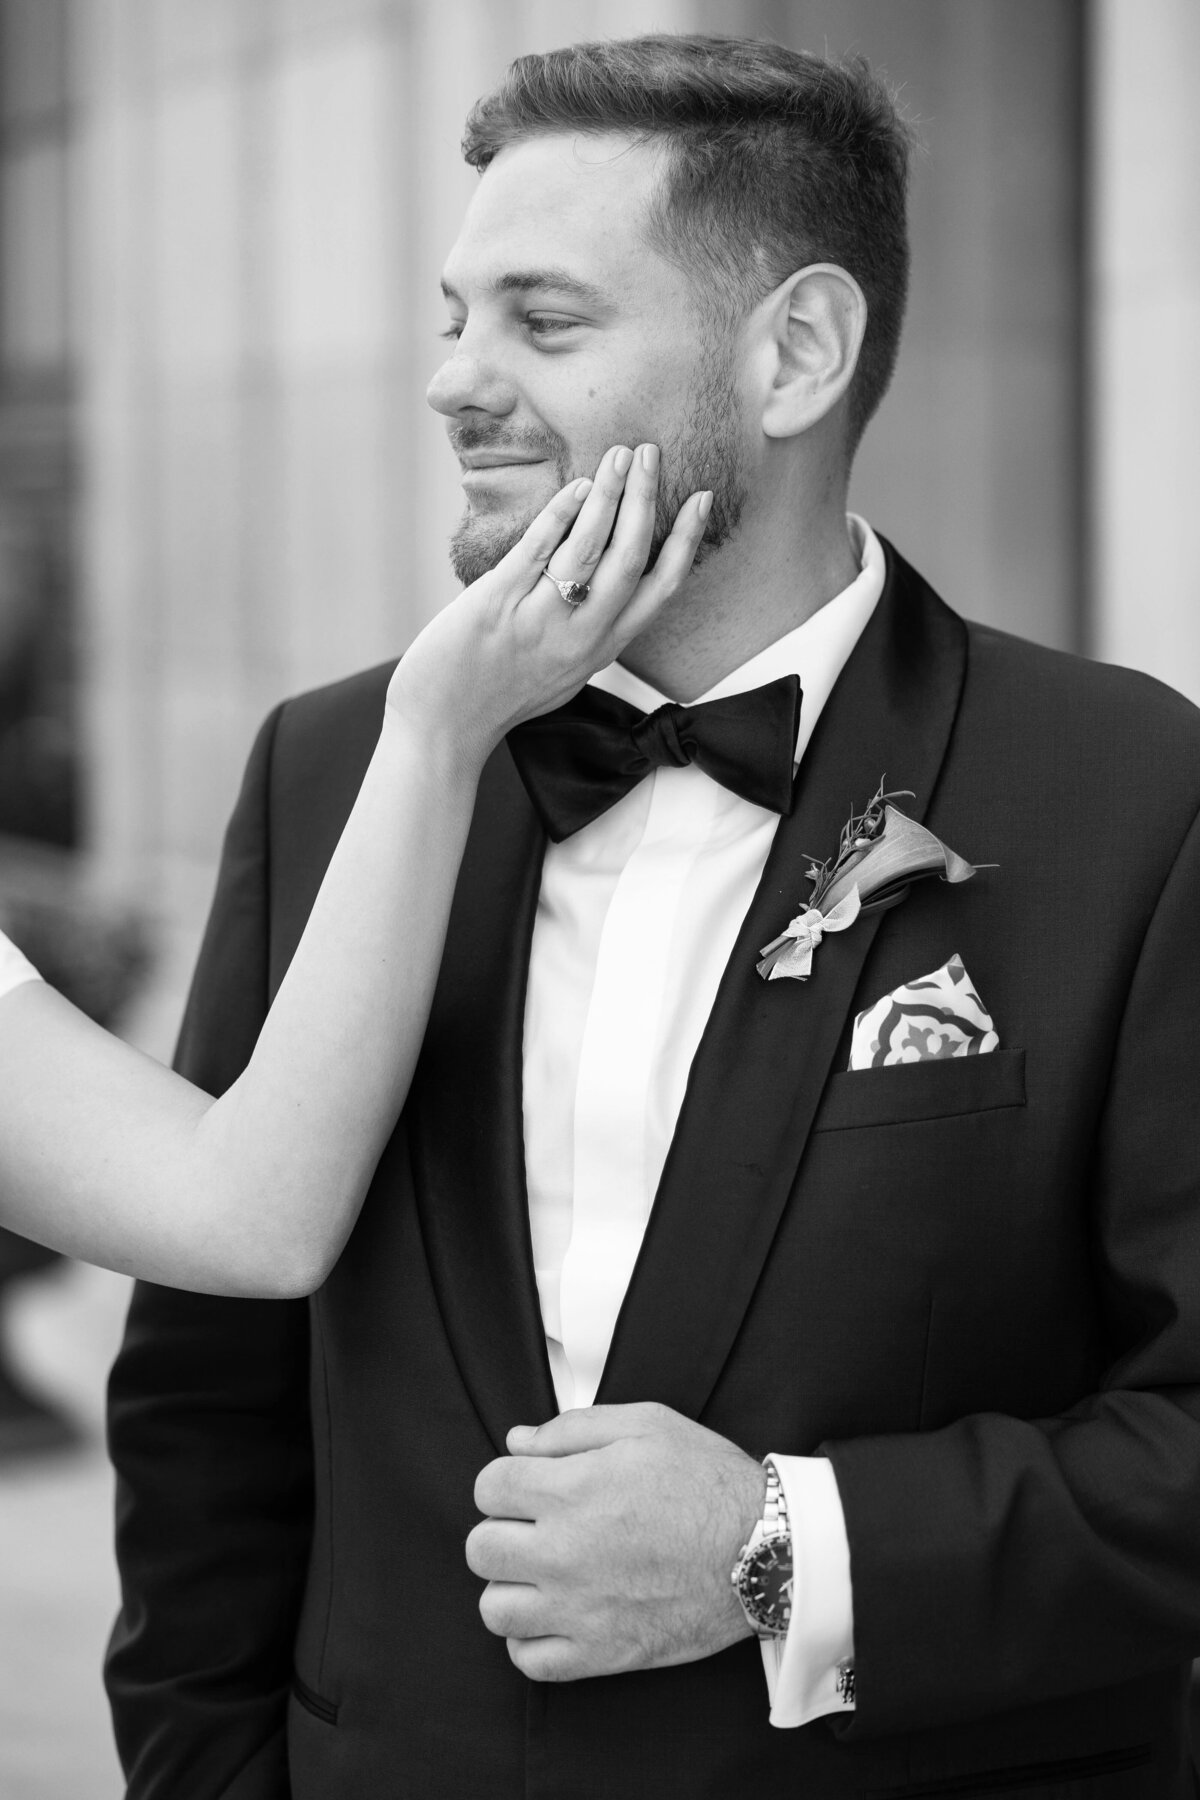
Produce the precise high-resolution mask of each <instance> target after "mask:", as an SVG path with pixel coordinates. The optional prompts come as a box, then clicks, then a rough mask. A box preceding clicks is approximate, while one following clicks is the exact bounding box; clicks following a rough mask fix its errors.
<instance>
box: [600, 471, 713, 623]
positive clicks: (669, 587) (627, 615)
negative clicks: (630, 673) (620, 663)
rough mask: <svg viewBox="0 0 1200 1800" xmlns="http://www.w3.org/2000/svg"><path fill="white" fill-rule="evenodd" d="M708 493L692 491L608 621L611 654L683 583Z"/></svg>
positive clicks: (703, 520) (708, 504)
mask: <svg viewBox="0 0 1200 1800" xmlns="http://www.w3.org/2000/svg"><path fill="white" fill-rule="evenodd" d="M712 498H713V497H712V494H711V492H709V491H707V490H705V492H703V493H699V494H692V495H691V497H690V498H689V499H687V500H685V501H684V503H683V505H682V506H681V507H680V509H679V511H678V513H677V514H676V515H675V523H674V524H673V525H672V527H671V531H670V535H669V536H668V538H667V541H666V543H665V544H664V545H663V547H662V549H661V550H660V551H659V553H658V557H657V560H656V561H655V564H654V567H653V568H652V569H651V570H650V572H649V574H647V575H644V576H643V577H642V580H641V581H640V582H639V583H638V585H637V587H636V589H635V590H634V594H633V598H632V599H631V600H630V601H629V602H628V604H627V605H626V606H624V607H623V608H622V609H621V610H620V611H619V613H618V614H617V617H616V618H615V619H614V620H613V622H612V627H611V630H612V636H613V642H614V645H615V649H614V655H615V654H617V653H618V652H619V651H621V650H623V649H624V648H625V646H626V644H629V643H632V641H633V639H634V638H635V637H637V636H638V634H639V633H640V632H643V631H644V630H645V629H646V627H647V625H649V623H650V621H651V620H652V619H653V618H654V616H655V614H656V613H658V612H659V611H660V610H661V608H662V607H663V606H665V605H666V603H667V601H668V600H669V599H670V598H671V596H672V595H673V594H674V593H675V592H676V591H677V590H678V589H679V588H680V587H681V586H682V585H683V583H684V581H685V580H686V579H687V576H688V573H689V571H690V570H691V567H692V563H693V562H694V561H695V557H696V552H697V550H698V549H699V548H700V540H701V538H702V537H703V536H704V527H705V525H706V524H707V522H708V515H709V513H710V512H711V511H712Z"/></svg>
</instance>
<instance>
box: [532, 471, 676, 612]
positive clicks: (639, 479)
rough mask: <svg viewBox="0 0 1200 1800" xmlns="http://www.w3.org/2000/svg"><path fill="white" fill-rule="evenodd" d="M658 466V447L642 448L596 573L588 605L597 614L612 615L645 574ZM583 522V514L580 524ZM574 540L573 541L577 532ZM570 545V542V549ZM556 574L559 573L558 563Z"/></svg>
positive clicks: (653, 514)
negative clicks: (598, 611)
mask: <svg viewBox="0 0 1200 1800" xmlns="http://www.w3.org/2000/svg"><path fill="white" fill-rule="evenodd" d="M658 465H659V453H658V445H657V444H639V445H638V448H637V450H636V451H635V452H634V455H633V458H632V461H631V464H630V467H629V470H628V473H627V474H626V476H625V488H624V492H623V494H622V495H621V504H620V510H619V511H618V513H617V516H616V523H615V524H614V526H613V527H612V535H611V538H610V540H609V544H608V548H607V549H606V550H605V552H604V555H603V557H602V558H601V561H600V566H599V567H598V568H597V570H596V572H595V578H594V579H595V585H594V587H593V591H592V594H591V595H590V596H589V605H590V604H592V603H593V601H594V602H595V604H596V606H597V610H600V609H603V610H605V611H607V612H610V613H611V612H615V611H616V610H617V609H619V608H620V607H622V606H623V605H624V604H625V602H626V601H627V600H628V599H629V597H630V595H631V594H632V593H633V591H634V589H635V588H636V587H637V584H638V582H639V581H640V580H641V579H642V577H643V575H644V574H645V573H646V559H647V557H648V556H649V554H650V546H651V543H652V542H653V539H654V520H655V513H656V505H657V500H658ZM585 510H586V509H585ZM582 522H583V515H582V514H581V515H580V520H579V523H580V524H582ZM576 529H578V526H577V527H576ZM571 536H572V538H573V537H574V532H572V534H571ZM570 542H571V539H568V540H567V543H568V545H569V544H570ZM555 573H556V574H557V573H558V570H557V559H556V567H555Z"/></svg>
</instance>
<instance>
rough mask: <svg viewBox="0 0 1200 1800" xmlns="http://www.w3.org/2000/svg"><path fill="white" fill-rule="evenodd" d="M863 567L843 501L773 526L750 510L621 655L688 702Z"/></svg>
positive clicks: (655, 683) (643, 674) (627, 663)
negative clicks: (725, 542)
mask: <svg viewBox="0 0 1200 1800" xmlns="http://www.w3.org/2000/svg"><path fill="white" fill-rule="evenodd" d="M858 573H859V564H858V559H857V557H856V556H855V554H854V548H853V545H852V544H851V541H850V535H849V532H848V530H847V528H846V515H845V508H844V499H843V497H841V496H839V498H838V501H837V504H836V506H827V507H825V508H823V509H822V510H821V512H820V514H819V516H810V517H808V518H804V519H799V520H795V521H788V522H787V524H786V526H785V527H784V528H782V529H779V528H777V529H775V530H772V529H771V528H770V527H769V526H768V525H767V524H766V523H765V522H763V521H759V522H757V524H756V522H755V520H754V519H753V518H752V517H751V516H750V509H749V508H747V511H746V514H745V515H744V516H743V519H742V522H741V524H740V525H739V526H738V529H737V530H736V531H735V532H734V534H733V536H732V537H731V538H730V540H729V542H728V543H727V544H724V545H723V546H722V547H721V549H720V550H717V551H713V552H712V553H711V554H710V555H709V556H708V557H707V558H706V559H705V560H704V561H702V562H701V564H700V566H699V568H698V569H696V570H695V572H694V573H693V574H692V575H690V576H689V577H688V579H687V581H686V582H685V583H684V585H683V587H682V588H681V589H680V590H679V592H678V594H676V595H675V596H674V598H673V599H671V600H669V601H668V602H667V605H666V606H665V607H664V608H663V610H662V612H661V613H659V615H658V616H657V618H656V619H655V620H654V622H653V624H652V625H650V626H649V627H648V628H647V629H646V630H645V631H644V632H642V633H641V635H640V636H639V637H637V638H635V639H634V641H633V642H632V643H631V644H629V645H628V646H627V647H626V649H625V650H624V651H623V652H622V655H621V662H622V663H623V665H624V666H625V667H626V668H627V669H629V670H631V671H632V673H633V674H635V675H638V676H640V677H641V679H642V680H643V681H648V682H649V683H650V684H651V686H652V687H656V688H657V689H658V691H659V693H661V694H666V695H667V696H668V697H669V698H670V699H672V700H678V701H684V702H686V701H689V700H694V699H695V698H696V697H697V695H699V694H703V693H707V691H708V689H709V688H711V687H713V686H714V685H715V684H716V683H717V682H718V681H720V680H721V679H722V677H723V676H725V675H728V674H729V673H730V671H731V670H733V669H737V668H740V667H741V665H742V664H743V663H744V662H748V661H749V659H750V658H751V657H752V656H756V655H757V654H758V652H759V651H760V650H765V649H766V648H767V646H768V644H773V643H775V641H776V640H777V639H778V638H781V637H783V636H785V635H786V633H787V632H789V631H794V630H795V628H796V626H797V625H802V624H803V623H804V621H805V619H808V618H811V617H812V615H813V613H815V612H817V611H818V610H819V609H820V608H821V607H822V606H824V605H826V604H827V602H828V601H830V600H832V599H834V597H835V596H836V595H838V594H840V593H841V592H842V591H843V589H845V588H847V587H849V585H850V583H851V582H852V581H853V580H854V578H855V577H856V575H857V574H858Z"/></svg>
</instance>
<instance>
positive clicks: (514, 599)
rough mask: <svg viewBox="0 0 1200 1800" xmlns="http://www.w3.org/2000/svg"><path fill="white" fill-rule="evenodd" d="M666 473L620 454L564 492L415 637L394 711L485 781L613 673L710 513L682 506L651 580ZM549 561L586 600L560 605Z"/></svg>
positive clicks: (676, 578)
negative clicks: (500, 748) (496, 756)
mask: <svg viewBox="0 0 1200 1800" xmlns="http://www.w3.org/2000/svg"><path fill="white" fill-rule="evenodd" d="M658 462H659V455H658V449H657V447H656V446H655V445H653V444H642V445H640V446H639V448H638V449H637V451H636V452H631V451H630V450H628V449H627V448H625V447H624V446H621V445H618V446H616V447H615V448H614V449H612V450H609V451H608V453H607V454H606V455H605V457H604V459H603V461H602V462H601V464H600V467H599V469H598V470H597V471H596V478H595V481H594V482H588V481H578V482H573V483H572V484H571V485H570V486H569V487H566V488H564V489H563V490H562V492H561V493H559V494H556V495H555V497H554V499H553V500H552V501H551V502H550V504H549V505H548V506H547V507H546V508H545V509H544V510H543V511H542V512H540V513H539V514H538V516H537V518H536V519H534V521H533V522H532V524H531V525H530V526H529V527H528V529H527V530H526V532H525V534H524V536H523V537H522V538H521V540H520V542H519V543H518V544H516V545H515V546H514V547H513V549H512V550H510V551H509V552H508V555H507V556H505V557H503V558H502V559H501V561H500V562H498V563H497V564H496V567H495V568H494V569H491V570H489V571H488V573H487V574H486V575H483V576H481V577H480V579H479V580H478V581H476V582H473V583H472V584H471V586H470V587H469V588H467V589H465V590H464V592H463V593H462V594H461V595H460V596H459V598H458V599H457V600H455V601H452V602H451V604H450V605H449V606H447V607H446V608H445V609H444V610H443V611H442V612H440V613H439V614H438V615H437V617H436V618H435V619H433V620H431V622H430V623H429V624H428V625H427V626H426V627H425V629H424V631H422V632H421V634H420V636H419V637H417V638H416V640H415V641H414V643H413V644H412V646H411V648H410V649H409V650H408V652H407V653H406V655H405V656H404V657H403V658H402V659H401V661H400V663H399V665H398V667H397V669H396V673H395V674H394V676H393V677H392V681H391V685H390V687H389V689H388V710H389V713H390V714H391V715H392V716H393V717H394V718H396V719H397V720H399V721H400V722H401V723H402V724H403V725H405V726H407V727H408V728H409V729H415V730H416V731H418V732H419V733H420V734H421V736H422V738H423V740H424V741H425V742H426V743H429V744H431V745H437V744H439V743H440V744H444V745H445V746H446V748H447V750H448V751H449V753H450V754H451V755H452V756H453V757H454V759H455V760H456V761H458V762H459V763H460V766H465V767H466V768H468V769H470V770H472V771H473V772H476V773H477V772H478V769H479V768H480V767H481V766H482V764H483V762H484V761H485V760H486V758H487V757H488V756H489V755H490V753H491V752H492V750H494V749H495V747H496V745H497V744H498V743H499V742H500V740H501V738H502V737H503V736H504V734H505V733H506V732H507V731H508V730H509V729H510V728H511V727H512V726H513V725H516V724H518V723H519V721H520V720H522V719H527V718H532V717H533V716H534V715H535V714H537V713H543V712H549V711H551V710H552V708H554V707H556V706H561V705H562V704H563V703H564V701H566V700H569V699H570V698H571V696H572V694H575V693H577V692H578V690H579V689H580V688H581V687H582V686H583V684H584V682H585V681H586V680H587V678H588V676H589V675H592V674H594V673H595V671H596V670H597V669H602V668H604V667H606V666H607V664H609V663H610V662H613V661H614V660H615V659H616V657H617V656H619V655H620V653H621V651H622V650H623V649H624V648H625V646H626V645H627V644H628V643H629V642H630V641H631V640H632V639H633V638H635V637H637V635H638V634H639V633H640V632H641V631H644V630H645V628H646V626H647V625H648V624H649V623H650V621H651V619H653V618H654V616H655V614H656V613H657V612H658V611H659V609H660V608H661V607H662V606H663V605H664V604H665V603H666V601H667V600H668V599H669V598H670V597H671V595H672V594H674V593H675V592H676V590H677V589H678V588H679V586H680V585H681V583H682V582H683V580H684V578H685V577H686V575H687V573H688V571H689V569H690V568H691V566H692V559H693V558H694V556H695V554H696V549H697V546H698V545H699V542H700V539H701V537H702V535H703V532H704V522H705V519H706V518H707V516H708V509H709V507H710V506H711V503H712V498H711V495H709V494H707V493H702V494H693V495H692V496H691V498H690V499H689V500H687V501H686V502H685V504H684V505H683V506H682V507H681V508H680V511H679V514H678V516H677V518H676V520H675V523H674V525H673V527H672V530H671V534H670V536H669V537H668V539H667V541H666V543H665V544H664V545H663V548H662V550H661V551H660V553H659V556H658V559H657V561H656V562H655V564H654V567H653V568H652V569H650V570H649V571H647V570H646V558H647V556H648V555H649V553H650V544H651V540H652V537H653V533H654V518H655V501H656V497H657V490H658ZM614 521H615V522H614ZM606 546H607V548H606ZM548 563H552V564H553V568H552V571H551V573H552V575H553V576H554V578H555V579H557V580H560V581H573V582H577V583H579V584H580V585H581V586H583V585H587V586H588V588H589V592H588V595H587V598H586V599H585V600H583V601H582V602H580V603H579V604H578V605H572V604H571V603H570V602H569V601H567V600H565V599H564V598H563V596H562V594H561V593H560V592H559V590H558V589H557V588H556V587H555V585H554V581H553V580H547V579H546V570H547V564H548Z"/></svg>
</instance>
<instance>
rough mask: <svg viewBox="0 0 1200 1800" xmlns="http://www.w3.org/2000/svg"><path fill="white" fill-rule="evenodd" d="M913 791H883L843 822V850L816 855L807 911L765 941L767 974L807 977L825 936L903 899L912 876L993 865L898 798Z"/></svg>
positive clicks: (946, 877)
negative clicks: (903, 808) (963, 849)
mask: <svg viewBox="0 0 1200 1800" xmlns="http://www.w3.org/2000/svg"><path fill="white" fill-rule="evenodd" d="M905 798H909V799H911V798H912V790H911V788H898V789H896V790H895V792H893V793H885V791H884V785H883V782H882V781H881V782H880V784H879V790H878V792H877V793H876V795H875V797H874V799H873V800H872V801H871V803H870V805H869V806H868V807H867V809H866V811H865V812H862V813H852V814H851V815H850V818H849V819H848V820H847V822H846V824H845V826H844V827H843V829H842V837H841V843H840V844H839V846H838V853H837V855H836V856H835V857H834V858H833V859H832V860H831V861H829V862H817V861H815V860H814V861H813V862H812V863H811V864H810V866H809V870H808V879H809V881H810V882H811V883H812V887H813V891H812V893H811V894H810V896H809V898H808V900H807V902H806V903H805V904H804V906H803V907H802V910H801V911H800V912H798V913H797V915H796V917H795V918H794V919H792V920H791V922H790V923H789V924H788V925H787V926H786V927H785V928H784V930H783V931H782V932H781V933H780V935H779V936H778V937H777V938H773V939H772V940H771V942H770V943H769V944H764V945H763V947H762V950H761V952H760V955H761V957H762V961H761V962H760V963H758V965H757V967H758V972H759V974H760V975H761V976H762V978H763V980H764V981H779V980H780V979H782V978H784V977H790V978H791V979H792V980H794V981H807V980H808V977H809V975H810V974H811V973H812V963H813V953H814V951H815V950H816V948H817V946H818V944H819V943H820V942H821V940H822V938H823V937H826V936H827V935H829V934H830V933H833V932H838V931H846V930H848V929H849V927H850V926H851V925H853V923H854V921H855V920H856V919H857V918H859V917H861V915H862V914H863V913H873V912H884V911H886V909H887V908H888V907H890V906H898V905H899V904H900V902H901V900H903V899H904V898H905V896H906V895H907V893H908V890H909V888H910V887H911V886H912V884H913V882H914V881H919V880H920V879H921V878H922V877H923V876H926V875H937V876H940V877H941V879H942V880H943V881H949V882H959V881H969V880H970V879H971V877H972V875H975V874H976V873H978V871H979V870H980V869H982V868H989V867H992V868H994V867H995V865H994V864H988V863H969V862H967V861H966V860H965V858H963V857H961V856H958V855H956V853H955V852H954V851H953V850H951V849H950V848H949V847H948V846H947V845H946V844H943V842H942V840H941V838H939V837H935V835H934V833H933V832H932V831H927V830H926V829H925V827H924V825H918V824H917V822H916V820H915V819H910V818H908V817H907V815H906V814H904V813H902V812H900V811H899V810H898V808H897V807H895V806H893V805H892V801H893V800H900V799H905Z"/></svg>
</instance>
